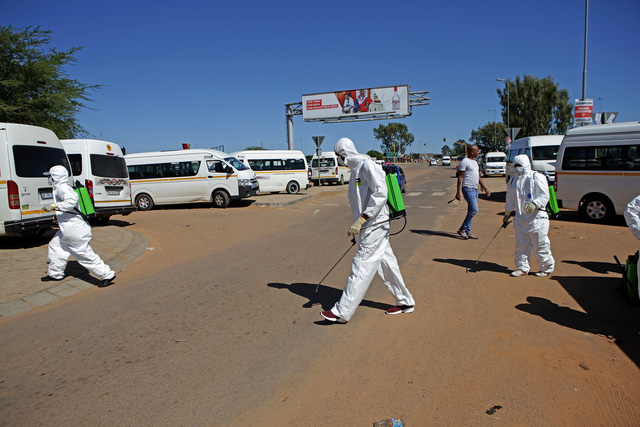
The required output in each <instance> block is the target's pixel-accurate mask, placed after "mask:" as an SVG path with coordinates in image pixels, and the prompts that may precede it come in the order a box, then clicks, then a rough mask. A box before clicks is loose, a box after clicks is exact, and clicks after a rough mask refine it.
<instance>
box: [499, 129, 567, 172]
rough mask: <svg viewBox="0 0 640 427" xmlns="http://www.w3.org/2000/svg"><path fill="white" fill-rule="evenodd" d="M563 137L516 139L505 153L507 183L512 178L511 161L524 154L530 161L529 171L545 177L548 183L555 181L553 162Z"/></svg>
mask: <svg viewBox="0 0 640 427" xmlns="http://www.w3.org/2000/svg"><path fill="white" fill-rule="evenodd" d="M562 138H564V136H563V135H540V136H528V137H526V138H520V139H516V140H515V141H513V142H512V143H511V145H510V146H509V150H508V151H507V182H509V179H510V178H511V177H512V176H513V159H514V158H515V157H516V156H517V155H519V154H526V155H527V156H529V160H530V161H531V169H533V170H534V171H538V172H540V173H542V174H543V175H545V176H546V177H547V179H548V180H549V182H550V183H553V181H554V180H555V175H556V170H555V166H556V164H555V162H556V155H557V154H558V148H560V144H561V143H562Z"/></svg>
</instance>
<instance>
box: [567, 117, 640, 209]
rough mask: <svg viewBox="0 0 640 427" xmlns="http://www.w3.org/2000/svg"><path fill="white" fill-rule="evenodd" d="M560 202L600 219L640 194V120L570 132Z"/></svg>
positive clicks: (580, 128)
mask: <svg viewBox="0 0 640 427" xmlns="http://www.w3.org/2000/svg"><path fill="white" fill-rule="evenodd" d="M555 185H556V197H557V198H558V204H559V205H560V206H561V207H563V208H567V209H573V210H579V211H580V212H581V213H582V214H583V215H584V216H586V218H587V219H589V220H591V221H594V222H600V221H603V220H606V219H607V218H608V217H611V216H613V215H615V214H618V215H622V214H623V213H624V210H625V208H626V206H627V204H628V203H629V202H630V201H631V200H632V199H633V198H635V197H636V196H638V195H639V194H640V122H628V123H614V124H607V125H593V126H583V127H578V128H574V129H570V130H569V131H567V135H566V136H565V137H564V140H563V141H562V145H561V146H560V150H559V151H558V160H557V163H556V182H555Z"/></svg>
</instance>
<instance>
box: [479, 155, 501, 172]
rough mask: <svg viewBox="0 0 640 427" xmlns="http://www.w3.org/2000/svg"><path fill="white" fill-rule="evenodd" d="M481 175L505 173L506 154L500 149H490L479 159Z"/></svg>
mask: <svg viewBox="0 0 640 427" xmlns="http://www.w3.org/2000/svg"><path fill="white" fill-rule="evenodd" d="M479 163H480V170H481V171H482V176H484V177H487V176H489V175H506V166H507V155H506V154H505V153H503V152H501V151H492V152H489V153H487V154H485V155H484V156H482V159H481V160H479Z"/></svg>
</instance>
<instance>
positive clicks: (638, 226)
mask: <svg viewBox="0 0 640 427" xmlns="http://www.w3.org/2000/svg"><path fill="white" fill-rule="evenodd" d="M624 219H625V221H627V226H629V230H631V233H632V234H633V236H634V237H635V238H636V239H640V196H638V197H636V198H635V199H633V200H632V201H630V202H629V204H628V205H627V209H625V211H624ZM638 250H640V249H638ZM638 292H639V293H640V259H638Z"/></svg>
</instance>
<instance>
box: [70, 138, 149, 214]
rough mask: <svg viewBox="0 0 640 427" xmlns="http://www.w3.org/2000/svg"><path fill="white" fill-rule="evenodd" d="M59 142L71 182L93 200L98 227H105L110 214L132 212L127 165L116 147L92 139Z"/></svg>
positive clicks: (133, 210)
mask: <svg viewBox="0 0 640 427" xmlns="http://www.w3.org/2000/svg"><path fill="white" fill-rule="evenodd" d="M60 142H62V146H63V147H64V151H66V153H67V157H68V158H69V163H70V164H71V173H72V174H73V179H74V180H78V181H80V183H81V184H82V185H84V186H85V188H86V189H87V191H88V192H89V196H90V197H91V199H92V200H93V204H94V206H95V210H96V222H97V223H98V224H106V223H107V222H108V221H109V217H110V216H111V215H116V214H121V215H129V214H130V213H131V212H135V211H136V207H135V206H134V205H133V204H132V203H131V186H130V185H129V172H128V171H127V164H126V162H125V160H124V154H123V153H122V150H121V149H120V146H119V145H118V144H115V143H113V142H107V141H98V140H95V139H63V140H61V141H60ZM74 182H75V181H74Z"/></svg>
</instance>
